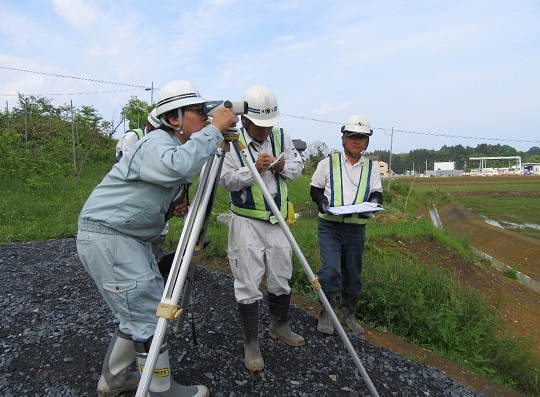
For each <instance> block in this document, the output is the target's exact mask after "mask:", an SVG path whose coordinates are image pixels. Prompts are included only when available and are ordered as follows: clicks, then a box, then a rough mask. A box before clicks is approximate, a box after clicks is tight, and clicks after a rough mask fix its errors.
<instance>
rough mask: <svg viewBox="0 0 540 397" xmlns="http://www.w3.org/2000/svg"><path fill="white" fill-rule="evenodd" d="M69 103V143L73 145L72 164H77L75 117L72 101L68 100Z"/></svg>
mask: <svg viewBox="0 0 540 397" xmlns="http://www.w3.org/2000/svg"><path fill="white" fill-rule="evenodd" d="M69 102H70V104H71V143H72V146H73V165H74V166H75V165H77V160H76V157H75V124H74V123H75V120H74V119H75V117H74V113H73V101H69Z"/></svg>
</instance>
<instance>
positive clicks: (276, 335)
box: [268, 332, 306, 347]
mask: <svg viewBox="0 0 540 397" xmlns="http://www.w3.org/2000/svg"><path fill="white" fill-rule="evenodd" d="M268 336H270V338H272V339H274V340H280V341H282V342H283V343H285V344H286V345H289V346H292V347H300V346H304V345H305V344H306V341H305V340H303V341H302V342H296V343H290V342H288V341H287V340H285V339H283V338H282V337H281V336H279V335H278V334H275V333H273V332H268Z"/></svg>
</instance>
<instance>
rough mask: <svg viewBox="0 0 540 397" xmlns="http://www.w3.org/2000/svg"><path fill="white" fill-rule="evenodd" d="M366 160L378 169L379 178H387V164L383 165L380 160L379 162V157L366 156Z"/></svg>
mask: <svg viewBox="0 0 540 397" xmlns="http://www.w3.org/2000/svg"><path fill="white" fill-rule="evenodd" d="M366 157H367V158H368V159H370V160H372V161H373V165H374V166H376V167H379V175H380V176H381V178H383V179H384V178H388V163H385V162H384V161H382V160H379V156H366Z"/></svg>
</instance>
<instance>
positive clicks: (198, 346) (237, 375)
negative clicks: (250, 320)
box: [0, 239, 480, 397]
mask: <svg viewBox="0 0 540 397" xmlns="http://www.w3.org/2000/svg"><path fill="white" fill-rule="evenodd" d="M0 270H1V271H0V310H1V312H2V321H1V322H0V396H4V397H19V396H21V397H22V396H25V397H26V396H36V397H37V396H40V397H48V396H51V397H59V396H66V397H70V396H74V397H75V396H95V395H96V394H97V393H96V386H97V381H98V379H99V376H100V372H101V365H102V360H103V357H104V355H105V352H106V350H107V346H108V344H109V341H110V338H111V335H112V333H113V332H114V331H115V329H116V327H117V324H118V323H117V321H116V319H115V318H114V316H113V315H112V314H111V312H110V310H109V308H108V307H107V305H106V304H105V303H104V301H103V299H102V298H101V296H100V295H99V292H98V291H97V288H96V287H95V285H94V283H93V281H92V280H91V279H90V277H89V276H88V274H87V273H86V272H85V270H84V268H83V266H82V265H81V263H80V261H79V258H78V256H77V251H76V247H75V239H64V240H50V241H41V242H28V243H18V244H9V245H4V246H0ZM233 291H234V287H233V279H232V278H231V277H229V276H227V275H226V274H223V273H218V272H214V271H210V270H208V269H205V268H203V267H197V269H196V272H195V281H194V285H193V291H192V293H191V299H190V304H189V309H188V310H189V312H188V316H187V318H186V321H185V322H184V323H183V325H182V327H181V329H180V330H179V331H178V332H177V333H175V332H174V331H173V330H172V327H169V330H168V337H167V341H168V343H169V346H170V354H171V365H172V370H173V376H174V378H175V379H176V380H177V381H178V382H179V383H182V384H204V385H206V386H207V387H208V388H209V389H210V395H211V396H216V397H244V396H246V397H247V396H273V397H294V396H297V397H312V396H316V397H326V396H328V397H339V396H343V397H353V396H370V392H369V389H368V388H367V386H366V384H365V382H364V380H363V379H362V377H361V376H360V374H359V371H358V368H356V366H355V365H354V362H353V360H352V358H351V357H350V355H349V353H348V351H347V349H346V348H345V346H344V344H343V341H342V340H341V339H340V338H339V336H338V335H337V333H336V334H335V335H333V336H323V335H321V334H319V333H318V332H317V331H316V321H317V320H316V318H314V317H313V316H311V315H309V314H307V313H305V312H304V311H302V310H301V309H300V308H298V307H296V306H295V305H292V306H291V312H290V325H291V328H292V329H293V330H294V331H295V332H297V333H299V334H301V335H303V336H304V338H305V339H306V344H305V346H303V347H296V348H293V347H289V346H287V345H285V344H283V343H281V342H277V341H274V340H272V339H270V338H269V337H268V328H269V318H268V305H267V300H266V297H265V299H264V300H263V301H262V302H261V305H260V317H259V329H260V347H261V352H262V355H263V357H264V360H265V369H264V370H263V371H261V372H258V373H250V372H248V371H247V370H246V369H245V367H244V364H243V348H242V342H241V336H240V323H239V318H238V311H237V305H236V301H235V299H234V293H233ZM349 339H350V341H351V344H352V345H353V347H354V348H355V350H356V352H357V354H358V357H359V358H360V361H361V362H362V365H363V366H364V368H365V369H366V371H367V373H368V375H369V377H370V379H371V382H372V383H373V385H374V386H375V388H376V389H377V392H378V394H379V395H380V396H381V397H383V396H407V397H420V396H422V397H423V396H438V397H445V396H448V397H453V396H460V397H474V396H480V395H479V394H476V393H475V392H473V391H471V390H469V389H467V388H465V387H463V386H462V385H460V384H459V383H457V382H456V381H454V380H453V379H451V378H449V377H447V376H446V375H445V374H443V373H441V372H440V371H438V370H436V369H433V368H430V367H426V366H424V365H421V364H418V363H415V362H413V361H411V360H408V359H406V358H404V357H402V356H400V355H398V354H395V353H393V352H391V351H388V350H386V349H384V348H381V347H379V346H376V345H374V344H372V343H369V342H367V341H365V340H364V339H362V338H361V337H357V336H354V335H349ZM134 395H135V393H134V392H130V393H125V394H124V396H125V397H132V396H134Z"/></svg>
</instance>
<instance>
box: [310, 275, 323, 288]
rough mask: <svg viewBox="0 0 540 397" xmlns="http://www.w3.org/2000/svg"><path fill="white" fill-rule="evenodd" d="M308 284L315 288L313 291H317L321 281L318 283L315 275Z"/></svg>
mask: <svg viewBox="0 0 540 397" xmlns="http://www.w3.org/2000/svg"><path fill="white" fill-rule="evenodd" d="M310 284H311V286H312V287H313V288H314V289H315V291H318V290H320V289H321V283H319V278H318V277H315V278H314V279H313V280H311V281H310Z"/></svg>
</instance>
